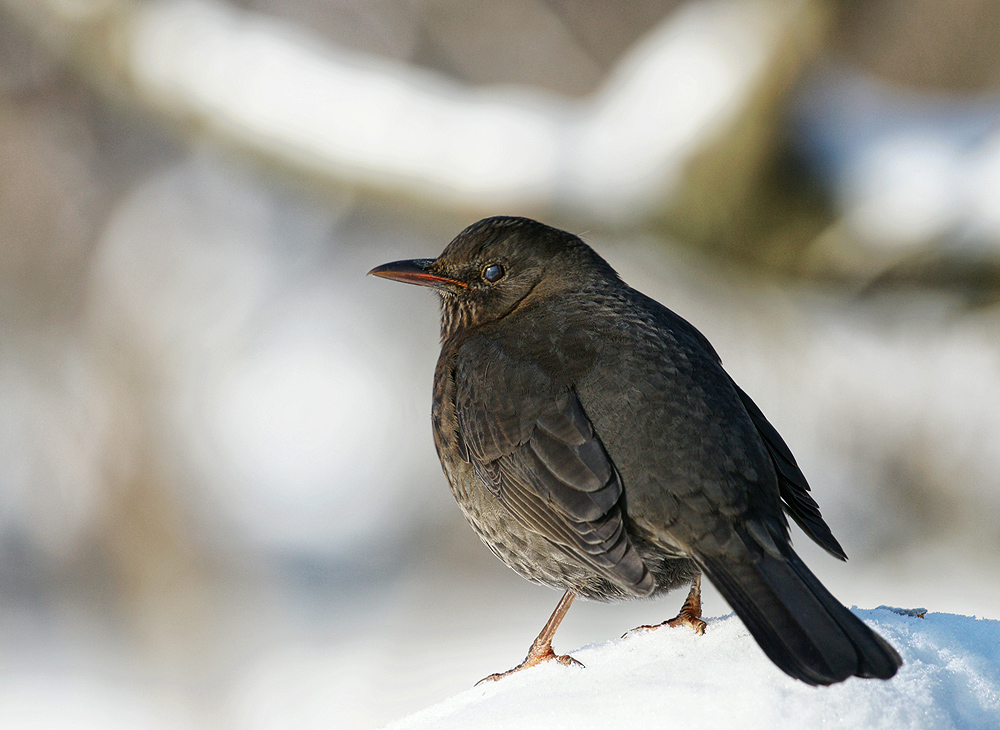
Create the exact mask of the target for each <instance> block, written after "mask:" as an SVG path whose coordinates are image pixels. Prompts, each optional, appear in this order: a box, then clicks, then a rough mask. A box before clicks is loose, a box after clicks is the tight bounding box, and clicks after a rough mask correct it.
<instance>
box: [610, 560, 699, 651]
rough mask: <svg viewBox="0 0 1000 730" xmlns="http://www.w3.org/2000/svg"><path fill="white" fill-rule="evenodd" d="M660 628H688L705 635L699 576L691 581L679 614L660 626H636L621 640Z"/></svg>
mask: <svg viewBox="0 0 1000 730" xmlns="http://www.w3.org/2000/svg"><path fill="white" fill-rule="evenodd" d="M661 626H669V627H671V628H677V627H678V626H688V627H690V628H691V629H692V630H693V631H694V632H695V633H696V634H698V636H704V635H705V627H706V626H708V624H706V623H705V622H704V621H702V620H701V576H700V575H699V576H698V577H696V578H695V579H694V580H693V581H691V590H690V592H688V597H687V600H685V601H684V605H683V606H682V607H681V612H680V613H679V614H677V615H676V616H674V617H673V618H672V619H670V620H669V621H664V622H663V623H662V624H654V625H648V624H647V625H645V626H637V627H635V628H634V629H632V630H631V631H629V632H628V633H626V634H624V635H623V636H622V638H623V639H624V638H625V637H626V636H629V635H631V634H634V633H636V632H639V631H643V632H645V631H652V630H653V629H658V628H660V627H661Z"/></svg>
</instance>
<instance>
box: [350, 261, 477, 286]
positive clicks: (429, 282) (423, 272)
mask: <svg viewBox="0 0 1000 730" xmlns="http://www.w3.org/2000/svg"><path fill="white" fill-rule="evenodd" d="M433 263H434V259H412V260H410V261H393V262H392V263H388V264H382V265H381V266H376V267H375V268H374V269H372V270H371V271H369V272H368V273H369V274H370V275H373V276H380V277H382V278H383V279H392V280H393V281H401V282H403V283H404V284H416V285H418V286H439V285H441V284H453V285H455V286H460V287H462V288H464V289H468V288H469V285H468V284H466V283H465V282H462V281H458V280H457V279H449V278H448V277H446V276H438V275H437V274H434V273H432V272H431V270H430V266H431V264H433Z"/></svg>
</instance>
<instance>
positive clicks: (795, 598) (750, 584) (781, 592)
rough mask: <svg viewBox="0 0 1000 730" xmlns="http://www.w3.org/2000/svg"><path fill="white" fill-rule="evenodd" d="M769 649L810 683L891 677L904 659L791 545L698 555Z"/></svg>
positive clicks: (788, 671)
mask: <svg viewBox="0 0 1000 730" xmlns="http://www.w3.org/2000/svg"><path fill="white" fill-rule="evenodd" d="M698 561H699V563H701V565H702V568H703V569H704V571H705V575H707V576H708V578H709V580H711V581H712V584H713V585H715V587H716V588H717V589H718V590H719V592H720V593H721V594H722V597H723V598H725V599H726V601H727V602H728V603H729V605H730V606H732V608H733V610H734V611H735V612H736V615H737V616H739V617H740V619H741V620H742V621H743V623H744V624H745V625H746V627H747V629H748V630H749V631H750V633H751V634H752V635H753V637H754V639H756V641H757V643H758V644H759V645H760V647H761V649H763V650H764V653H765V654H767V656H768V657H769V658H770V659H771V661H773V662H774V663H775V664H776V665H777V666H778V667H779V668H780V669H781V670H782V671H784V672H785V673H786V674H788V675H790V676H792V677H795V678H796V679H800V680H802V681H803V682H805V683H807V684H811V685H819V684H823V685H825V684H833V683H834V682H840V681H842V680H844V679H847V678H848V677H851V676H857V677H875V678H879V679H889V678H890V677H892V676H893V675H894V674H895V673H896V670H897V669H898V668H899V666H900V664H902V660H901V659H900V658H899V654H897V653H896V650H895V649H893V648H892V647H891V646H890V645H889V643H888V642H886V641H885V640H884V639H883V638H882V637H881V636H879V635H878V634H876V633H875V632H874V631H872V630H871V629H870V628H868V627H867V626H866V625H865V624H864V622H862V621H861V620H860V619H859V618H858V617H857V616H855V615H854V614H853V613H851V612H850V611H849V610H848V609H847V608H845V607H844V606H843V605H842V604H841V603H840V601H838V600H837V599H836V598H834V597H833V595H831V594H830V592H829V591H828V590H827V589H826V588H825V587H824V586H823V584H822V583H820V582H819V580H818V579H817V578H816V576H814V575H813V574H812V572H810V570H809V568H807V567H806V565H805V563H803V562H802V560H801V559H800V558H799V557H798V555H796V554H795V553H794V552H792V551H791V550H790V549H789V550H788V552H787V555H786V556H785V558H784V559H781V558H775V557H772V556H770V555H764V556H762V557H761V559H760V560H759V561H758V562H756V563H737V562H735V561H729V560H725V559H719V558H702V557H699V558H698Z"/></svg>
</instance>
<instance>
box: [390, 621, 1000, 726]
mask: <svg viewBox="0 0 1000 730" xmlns="http://www.w3.org/2000/svg"><path fill="white" fill-rule="evenodd" d="M854 612H855V613H856V614H857V615H858V616H859V617H861V618H862V619H863V620H864V621H865V622H866V623H868V624H869V625H870V626H871V627H872V628H873V629H875V630H876V631H878V632H879V633H880V634H882V636H884V637H885V638H886V639H887V640H889V642H890V643H892V644H893V645H894V646H895V647H896V648H897V650H898V651H899V653H900V655H901V656H902V657H903V661H904V664H903V666H902V668H901V669H900V670H899V673H898V674H897V675H896V676H895V677H894V678H893V679H892V680H889V681H887V682H883V681H880V680H864V679H857V678H852V679H850V680H848V681H846V682H843V683H841V684H837V685H833V686H831V687H819V688H816V687H809V686H807V685H805V684H802V683H801V682H798V681H796V680H793V679H791V678H789V677H787V676H785V675H784V674H782V673H781V671H780V670H778V669H777V668H776V667H775V666H774V665H772V664H771V663H770V661H769V660H768V659H767V658H766V657H765V656H764V654H763V653H762V652H761V651H760V649H758V648H757V645H756V644H755V643H754V641H753V639H752V638H751V637H750V635H749V634H748V633H747V631H746V629H745V628H744V627H743V624H742V623H741V622H740V621H739V619H737V618H736V617H735V616H734V615H732V614H730V615H728V616H723V617H722V618H715V619H709V621H708V629H707V631H706V632H705V635H704V636H697V635H695V634H694V632H691V631H688V630H684V629H661V630H658V631H652V632H646V633H637V634H630V635H628V636H626V637H625V638H622V639H616V640H613V641H606V642H603V643H599V644H591V645H589V646H585V647H582V648H580V649H578V650H576V651H574V652H571V653H572V655H573V656H574V657H575V658H577V659H578V660H579V661H581V662H583V664H584V665H585V667H586V668H583V669H581V668H576V667H564V666H562V665H558V664H556V663H554V662H552V663H548V664H544V665H541V666H538V667H535V668H533V669H530V670H526V671H523V672H520V673H518V674H515V675H512V676H510V677H507V678H506V679H504V680H502V681H500V682H496V683H488V684H485V685H482V686H477V687H473V688H472V689H469V690H467V691H465V692H462V693H460V694H458V695H456V696H454V697H452V698H451V699H448V700H446V701H444V702H442V703H440V704H438V705H435V706H433V707H430V708H427V709H425V710H423V711H421V712H417V713H415V714H413V715H410V716H409V717H406V718H403V719H401V720H399V721H397V722H395V723H392V724H390V725H389V726H387V729H386V730H422V729H423V728H434V729H435V730H447V729H448V728H461V729H463V730H474V729H477V728H489V729H490V730H502V729H504V728H511V730H514V729H515V728H516V729H517V730H530V729H531V728H545V730H559V728H572V729H573V730H584V729H585V728H618V727H629V728H644V727H656V728H684V729H685V730H695V729H697V728H727V729H730V730H731V729H733V728H747V729H751V728H767V729H768V730H775V729H776V728H796V729H798V728H819V727H822V728H826V729H827V730H837V729H839V728H844V729H845V730H846V729H848V728H850V729H851V730H855V729H857V728H866V729H867V730H878V729H879V728H884V729H885V730H918V729H919V730H932V729H933V730H944V729H946V728H956V729H960V730H980V729H981V730H996V728H998V727H1000V621H995V620H989V619H977V618H974V617H969V616H958V615H954V614H946V613H925V614H924V617H923V618H921V617H919V615H902V614H904V613H905V612H899V613H897V612H894V610H890V609H888V608H886V607H880V608H877V609H873V610H859V609H854ZM911 613H919V611H916V612H911ZM558 639H559V635H558V634H556V642H555V643H556V646H555V648H556V650H557V651H560V650H561V649H560V647H559V644H558ZM529 640H530V639H529V637H526V640H525V649H527V645H528V643H529ZM564 649H565V647H563V648H562V650H564ZM497 669H498V670H499V669H504V667H497Z"/></svg>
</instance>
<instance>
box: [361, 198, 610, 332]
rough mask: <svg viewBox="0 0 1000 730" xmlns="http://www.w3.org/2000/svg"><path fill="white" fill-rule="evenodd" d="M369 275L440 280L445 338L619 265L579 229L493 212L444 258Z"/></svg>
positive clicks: (432, 283)
mask: <svg viewBox="0 0 1000 730" xmlns="http://www.w3.org/2000/svg"><path fill="white" fill-rule="evenodd" d="M368 273H369V274H373V275H375V276H381V277H383V278H385V279H393V280H395V281H402V282H405V283H407V284H419V285H421V286H429V287H432V288H433V289H434V290H435V291H436V292H437V293H438V294H439V295H440V297H441V337H442V339H447V338H448V337H449V336H451V335H453V334H455V333H457V332H459V331H462V330H463V329H465V328H468V327H475V326H479V325H483V324H487V323H488V322H492V321H494V320H496V319H499V318H501V317H503V316H504V315H506V314H508V313H509V312H511V311H512V310H513V309H514V308H516V307H517V306H518V305H520V304H521V303H522V302H525V300H527V299H528V298H529V297H539V298H541V297H548V296H558V295H559V294H560V293H566V292H568V291H571V290H573V289H579V288H583V287H584V286H585V285H586V283H588V282H592V281H593V280H595V279H600V278H607V277H612V278H614V279H617V274H615V272H614V270H613V269H612V268H611V267H610V266H609V265H608V264H607V263H606V262H605V261H604V260H603V259H602V258H600V256H598V255H597V254H596V253H595V252H594V251H593V250H592V249H591V248H590V247H589V246H587V244H585V243H584V242H583V241H581V240H580V239H579V238H577V237H576V236H574V235H572V234H570V233H566V232H565V231H560V230H559V229H556V228H552V227H550V226H546V225H544V224H542V223H538V222H536V221H533V220H530V219H528V218H514V217H507V216H498V217H495V218H485V219H483V220H481V221H479V222H478V223H474V224H472V225H471V226H469V227H468V228H466V229H465V230H464V231H462V232H461V233H459V234H458V235H457V236H456V237H455V239H454V240H453V241H452V242H451V243H449V244H448V246H447V247H446V248H445V250H444V251H443V252H442V253H441V255H440V256H438V257H437V258H436V259H413V260H409V261H394V262H392V263H389V264H383V265H382V266H377V267H375V268H374V269H372V270H371V271H369V272H368Z"/></svg>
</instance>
